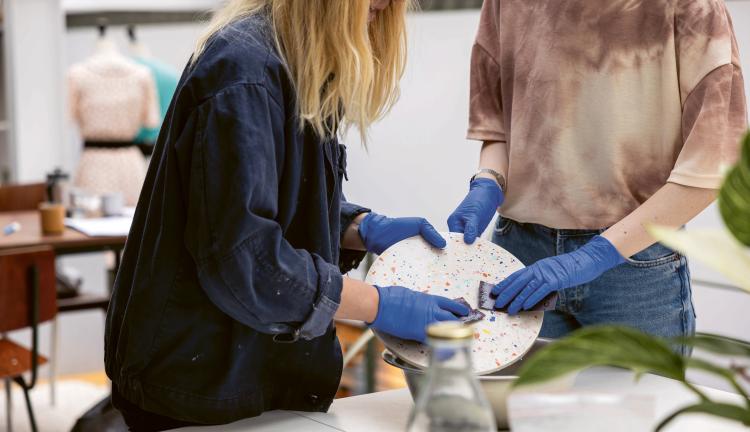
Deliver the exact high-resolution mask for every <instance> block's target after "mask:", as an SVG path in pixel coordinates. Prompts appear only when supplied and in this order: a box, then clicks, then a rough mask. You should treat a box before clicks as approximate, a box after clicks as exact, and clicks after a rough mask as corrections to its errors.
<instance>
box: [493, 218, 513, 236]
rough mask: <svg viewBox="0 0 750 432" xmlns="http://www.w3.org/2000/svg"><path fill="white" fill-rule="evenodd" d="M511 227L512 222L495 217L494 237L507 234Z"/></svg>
mask: <svg viewBox="0 0 750 432" xmlns="http://www.w3.org/2000/svg"><path fill="white" fill-rule="evenodd" d="M512 227H513V221H512V220H510V219H506V218H504V217H502V216H499V215H498V217H497V223H496V224H495V235H496V236H502V235H505V234H507V233H508V231H510V229H511V228H512Z"/></svg>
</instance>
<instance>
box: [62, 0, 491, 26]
mask: <svg viewBox="0 0 750 432" xmlns="http://www.w3.org/2000/svg"><path fill="white" fill-rule="evenodd" d="M482 1H483V0H419V1H418V3H419V9H418V11H437V10H456V9H478V8H481V7H482ZM151 3H152V4H149V3H146V2H141V1H135V0H133V1H130V2H118V1H116V0H112V1H108V2H96V3H92V2H91V1H90V0H67V1H65V2H63V7H64V8H65V24H66V26H67V27H68V28H74V27H96V26H99V25H100V23H101V22H102V21H106V22H107V24H108V25H111V26H117V25H128V24H170V23H183V22H195V21H205V20H207V19H208V17H209V14H210V12H211V10H212V9H214V8H216V7H218V6H220V5H221V1H219V0H192V1H182V2H180V4H173V3H170V2H169V1H164V0H162V1H159V2H157V3H158V4H156V5H153V2H151Z"/></svg>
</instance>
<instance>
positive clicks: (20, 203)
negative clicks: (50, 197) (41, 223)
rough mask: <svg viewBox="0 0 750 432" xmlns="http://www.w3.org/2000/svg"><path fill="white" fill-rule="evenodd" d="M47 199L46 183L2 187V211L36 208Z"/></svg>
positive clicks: (0, 205)
mask: <svg viewBox="0 0 750 432" xmlns="http://www.w3.org/2000/svg"><path fill="white" fill-rule="evenodd" d="M46 200H47V185H46V184H44V183H30V184H18V185H9V186H2V187H0V211H4V212H11V211H24V210H36V209H37V208H38V207H39V203H41V202H43V201H46Z"/></svg>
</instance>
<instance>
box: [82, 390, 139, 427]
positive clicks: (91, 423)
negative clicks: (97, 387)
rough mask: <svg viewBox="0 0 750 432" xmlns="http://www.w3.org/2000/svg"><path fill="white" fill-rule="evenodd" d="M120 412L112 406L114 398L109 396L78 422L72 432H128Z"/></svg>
mask: <svg viewBox="0 0 750 432" xmlns="http://www.w3.org/2000/svg"><path fill="white" fill-rule="evenodd" d="M127 430H128V426H127V425H126V424H125V420H124V419H123V416H122V414H121V413H120V411H118V410H117V409H115V407H114V406H113V405H112V397H110V396H107V397H106V398H104V399H102V400H101V401H99V403H97V404H96V405H94V406H93V407H91V408H90V409H89V410H88V411H86V412H85V413H84V414H83V415H82V416H81V417H79V418H78V420H76V423H75V424H74V425H73V428H72V429H71V430H70V432H127Z"/></svg>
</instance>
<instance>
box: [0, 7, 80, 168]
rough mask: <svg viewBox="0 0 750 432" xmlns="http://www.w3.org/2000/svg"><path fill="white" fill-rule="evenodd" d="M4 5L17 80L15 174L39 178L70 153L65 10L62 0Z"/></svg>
mask: <svg viewBox="0 0 750 432" xmlns="http://www.w3.org/2000/svg"><path fill="white" fill-rule="evenodd" d="M4 6H5V8H4V12H5V14H6V16H5V19H4V25H5V29H4V37H5V38H6V40H5V48H6V50H5V52H4V54H5V59H4V60H5V64H6V65H8V69H7V70H8V72H9V77H8V78H9V80H10V82H11V83H12V87H11V88H10V92H9V94H8V95H6V96H9V97H10V100H11V103H10V108H11V110H12V112H11V113H10V122H9V127H10V133H11V137H12V142H13V149H11V151H10V152H9V155H8V156H9V157H11V158H12V159H13V163H12V164H11V167H12V170H11V171H12V172H13V174H14V177H15V179H16V180H18V181H20V182H29V181H38V180H39V179H42V178H44V176H45V174H46V173H47V172H50V171H52V169H54V168H55V166H58V165H59V164H60V163H61V162H62V161H63V160H64V159H65V155H64V153H63V145H64V142H65V141H64V138H63V137H64V136H65V133H64V131H65V124H64V121H63V117H62V110H63V108H62V107H63V85H62V75H61V74H60V73H59V71H60V67H61V65H62V54H61V53H62V50H61V48H62V47H61V44H62V41H61V39H60V37H59V35H60V34H61V33H62V31H63V25H64V24H63V14H62V9H61V6H60V2H59V0H5V3H4ZM40 23H43V24H41V25H40Z"/></svg>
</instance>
